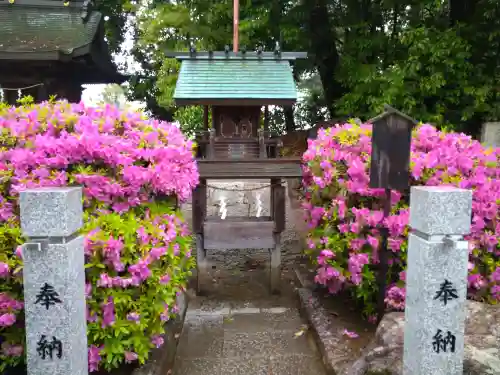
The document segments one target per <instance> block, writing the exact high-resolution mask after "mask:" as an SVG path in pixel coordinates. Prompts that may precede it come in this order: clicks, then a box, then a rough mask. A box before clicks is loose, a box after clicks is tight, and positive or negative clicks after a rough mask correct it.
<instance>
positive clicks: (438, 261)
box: [403, 186, 472, 375]
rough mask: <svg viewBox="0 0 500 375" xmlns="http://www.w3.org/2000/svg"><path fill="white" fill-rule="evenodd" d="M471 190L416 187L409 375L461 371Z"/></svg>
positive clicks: (408, 327) (412, 211) (409, 294)
mask: <svg viewBox="0 0 500 375" xmlns="http://www.w3.org/2000/svg"><path fill="white" fill-rule="evenodd" d="M471 212H472V192H471V191H469V190H463V189H457V188H454V187H445V186H436V187H424V186H418V187H412V188H411V195H410V226H411V228H412V233H411V234H410V237H409V244H408V269H407V273H406V310H405V319H406V323H405V333H404V357H403V374H404V375H462V373H463V358H464V328H465V314H466V310H465V308H466V306H465V303H466V294H467V265H468V258H469V251H468V243H467V241H464V240H463V235H466V234H468V233H469V232H470V225H471Z"/></svg>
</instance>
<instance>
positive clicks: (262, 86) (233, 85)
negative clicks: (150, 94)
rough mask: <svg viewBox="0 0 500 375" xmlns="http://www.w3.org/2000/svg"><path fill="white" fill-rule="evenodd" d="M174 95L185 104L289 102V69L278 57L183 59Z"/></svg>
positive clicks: (292, 86)
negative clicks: (271, 58)
mask: <svg viewBox="0 0 500 375" xmlns="http://www.w3.org/2000/svg"><path fill="white" fill-rule="evenodd" d="M174 99H175V101H176V103H177V104H178V105H184V104H224V102H233V103H234V104H240V103H254V104H292V103H293V102H295V101H296V99H297V91H296V88H295V82H294V79H293V74H292V69H291V67H290V63H289V62H288V61H287V60H280V59H273V60H270V59H260V60H259V59H248V60H246V59H244V58H243V59H188V60H183V61H182V65H181V69H180V72H179V78H178V79H177V86H176V88H175V93H174Z"/></svg>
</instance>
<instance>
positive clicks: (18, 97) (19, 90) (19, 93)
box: [17, 89, 23, 99]
mask: <svg viewBox="0 0 500 375" xmlns="http://www.w3.org/2000/svg"><path fill="white" fill-rule="evenodd" d="M22 96H23V93H22V92H21V89H18V90H17V99H21V97H22Z"/></svg>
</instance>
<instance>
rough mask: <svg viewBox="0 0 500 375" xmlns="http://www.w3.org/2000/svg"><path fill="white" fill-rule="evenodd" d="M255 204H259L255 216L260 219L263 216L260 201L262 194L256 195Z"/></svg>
mask: <svg viewBox="0 0 500 375" xmlns="http://www.w3.org/2000/svg"><path fill="white" fill-rule="evenodd" d="M255 201H256V202H255V203H256V204H257V213H256V214H255V216H256V217H260V215H261V214H262V201H261V200H260V193H257V194H255Z"/></svg>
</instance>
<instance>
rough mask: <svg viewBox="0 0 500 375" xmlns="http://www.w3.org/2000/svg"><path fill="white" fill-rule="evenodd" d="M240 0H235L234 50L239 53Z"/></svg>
mask: <svg viewBox="0 0 500 375" xmlns="http://www.w3.org/2000/svg"><path fill="white" fill-rule="evenodd" d="M239 18H240V1H239V0H233V52H234V53H237V52H238V49H239V46H238V43H239V41H238V39H239V38H238V29H239V24H240V20H239Z"/></svg>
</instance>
